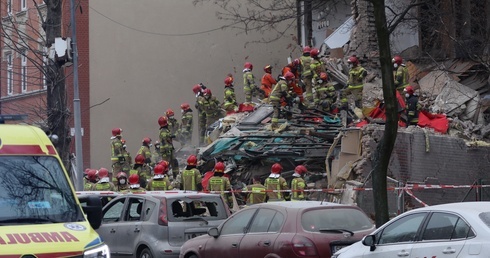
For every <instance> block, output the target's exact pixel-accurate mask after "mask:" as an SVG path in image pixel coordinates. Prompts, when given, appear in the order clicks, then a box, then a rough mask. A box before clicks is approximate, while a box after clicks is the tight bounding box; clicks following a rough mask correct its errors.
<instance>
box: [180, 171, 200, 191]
mask: <svg viewBox="0 0 490 258" xmlns="http://www.w3.org/2000/svg"><path fill="white" fill-rule="evenodd" d="M181 181H182V182H181V187H182V190H189V191H198V190H199V189H198V187H197V186H198V184H201V183H202V177H201V172H199V170H198V169H197V168H192V169H186V170H184V171H182V175H181Z"/></svg>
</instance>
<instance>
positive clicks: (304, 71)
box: [299, 56, 313, 78]
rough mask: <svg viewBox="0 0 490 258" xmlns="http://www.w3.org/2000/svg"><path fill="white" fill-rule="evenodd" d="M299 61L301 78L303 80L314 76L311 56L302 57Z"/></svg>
mask: <svg viewBox="0 0 490 258" xmlns="http://www.w3.org/2000/svg"><path fill="white" fill-rule="evenodd" d="M299 60H300V62H301V76H302V77H303V78H305V77H311V76H313V73H312V72H311V61H312V58H311V56H301V57H300V58H299Z"/></svg>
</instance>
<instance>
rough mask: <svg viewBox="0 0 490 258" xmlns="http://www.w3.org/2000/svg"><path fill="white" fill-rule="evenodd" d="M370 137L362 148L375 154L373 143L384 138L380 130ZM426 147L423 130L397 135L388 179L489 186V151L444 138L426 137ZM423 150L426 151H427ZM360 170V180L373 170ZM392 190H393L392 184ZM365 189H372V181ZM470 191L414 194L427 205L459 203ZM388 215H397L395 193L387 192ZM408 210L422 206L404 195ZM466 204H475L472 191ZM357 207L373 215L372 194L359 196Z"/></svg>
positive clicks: (422, 191)
mask: <svg viewBox="0 0 490 258" xmlns="http://www.w3.org/2000/svg"><path fill="white" fill-rule="evenodd" d="M365 133H369V134H371V135H372V136H373V140H371V141H369V143H367V145H366V146H363V148H366V147H367V148H371V149H372V150H373V151H374V148H375V147H376V144H377V143H376V142H377V140H379V139H380V138H381V136H382V134H383V131H382V128H379V129H376V130H374V131H366V132H365ZM428 139H429V145H428V146H427V145H426V136H425V134H424V131H423V130H422V129H416V130H414V131H413V132H408V131H407V132H401V131H399V132H398V136H397V141H396V145H395V148H394V150H393V154H392V157H391V161H390V166H389V169H388V176H389V177H391V178H394V179H396V180H399V181H401V182H403V183H407V182H410V183H425V184H446V185H471V184H473V183H474V182H475V181H476V180H478V179H483V180H484V183H485V181H486V183H490V173H488V172H489V171H490V147H468V146H467V145H466V144H465V142H464V141H463V140H462V139H459V138H454V137H450V136H447V135H435V134H433V133H429V135H428ZM426 148H427V150H428V151H426ZM370 162H371V161H370V160H369V162H368V165H367V166H366V167H364V168H363V172H362V174H363V176H364V177H367V176H368V174H369V171H370V170H371V169H372V166H371V164H370ZM391 186H394V185H393V184H391ZM367 187H371V181H369V182H368V184H367ZM469 190H470V189H469V188H463V189H436V190H414V191H413V193H414V195H415V196H417V197H418V198H420V199H421V200H422V201H424V202H426V203H427V204H429V205H434V204H440V203H447V202H459V201H462V200H463V198H464V196H465V195H466V193H467V192H468V191H469ZM489 191H490V190H487V188H484V189H483V193H484V194H483V199H486V200H490V194H488V193H487V192H489ZM388 195H389V200H390V203H389V206H390V213H391V214H393V213H394V212H395V211H396V208H397V207H396V202H397V200H396V193H395V192H389V193H388ZM405 199H406V200H407V202H408V204H409V205H408V206H412V207H420V206H421V205H420V204H419V203H418V202H417V201H415V200H414V199H412V198H411V197H409V196H408V195H405ZM466 200H475V191H474V190H473V191H472V193H471V194H470V195H468V197H467V198H466ZM358 203H359V206H361V207H362V208H363V209H365V210H366V211H368V212H373V207H374V205H373V199H372V192H370V191H365V192H361V193H360V195H359V200H358Z"/></svg>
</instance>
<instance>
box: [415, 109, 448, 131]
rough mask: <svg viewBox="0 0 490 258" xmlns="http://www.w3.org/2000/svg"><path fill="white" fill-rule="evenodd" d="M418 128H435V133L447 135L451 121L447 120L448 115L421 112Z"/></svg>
mask: <svg viewBox="0 0 490 258" xmlns="http://www.w3.org/2000/svg"><path fill="white" fill-rule="evenodd" d="M418 126H420V127H429V128H434V131H436V132H439V133H447V130H448V129H449V121H448V120H447V117H446V115H443V114H432V113H429V112H427V111H420V112H419V123H418Z"/></svg>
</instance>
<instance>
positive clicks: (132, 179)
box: [128, 174, 140, 185]
mask: <svg viewBox="0 0 490 258" xmlns="http://www.w3.org/2000/svg"><path fill="white" fill-rule="evenodd" d="M128 181H129V184H132V185H136V184H139V183H140V176H138V174H132V175H130V176H129V178H128Z"/></svg>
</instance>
